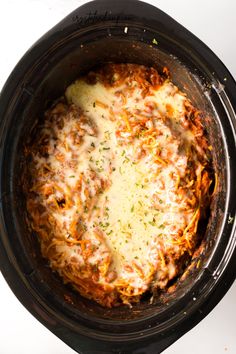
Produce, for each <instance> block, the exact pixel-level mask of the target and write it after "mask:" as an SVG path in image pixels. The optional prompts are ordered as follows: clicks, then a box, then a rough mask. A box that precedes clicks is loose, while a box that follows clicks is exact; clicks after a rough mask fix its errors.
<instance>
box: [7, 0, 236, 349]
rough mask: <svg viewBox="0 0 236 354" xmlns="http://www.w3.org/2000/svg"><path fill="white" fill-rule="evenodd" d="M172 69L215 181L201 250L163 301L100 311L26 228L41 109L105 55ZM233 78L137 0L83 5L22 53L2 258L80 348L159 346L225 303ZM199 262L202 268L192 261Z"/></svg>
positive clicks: (231, 211) (233, 255) (232, 266)
mask: <svg viewBox="0 0 236 354" xmlns="http://www.w3.org/2000/svg"><path fill="white" fill-rule="evenodd" d="M108 61H112V62H130V63H139V64H145V65H149V66H154V67H156V68H162V67H163V66H167V67H168V68H169V69H170V72H171V75H172V80H173V81H174V83H176V84H177V85H178V86H179V87H180V88H181V89H182V90H183V91H184V92H186V93H187V94H188V96H189V97H190V98H191V100H192V102H193V104H195V105H196V106H197V107H199V108H200V109H201V110H203V111H204V112H205V113H206V116H207V119H206V121H205V122H204V124H205V129H206V130H207V132H208V136H209V140H210V143H211V145H212V146H213V160H214V168H215V171H216V173H217V175H218V177H219V178H218V179H219V183H218V187H217V193H216V195H215V197H214V199H213V201H212V204H211V210H210V217H209V222H208V225H207V227H206V230H205V233H204V237H203V240H202V245H201V248H200V249H201V252H199V255H198V256H196V257H195V258H194V259H193V260H192V264H191V265H190V267H189V272H188V275H187V276H186V277H185V279H181V280H179V281H177V283H176V290H175V291H174V292H173V293H170V294H167V295H166V297H165V298H164V300H163V301H160V300H158V298H154V301H153V303H152V304H150V301H149V300H150V299H149V298H147V299H143V301H142V302H141V303H140V304H138V305H135V306H133V307H132V308H128V307H125V306H124V307H119V308H114V309H104V308H102V307H100V306H99V305H98V304H96V303H94V302H92V301H89V300H86V299H84V298H82V297H81V296H80V295H78V294H76V293H75V292H74V291H73V290H72V289H71V288H69V287H67V286H65V285H63V284H62V282H61V280H60V279H59V278H58V277H57V276H56V275H55V274H53V273H52V272H51V271H50V269H49V267H48V266H47V264H46V263H45V261H44V260H43V259H42V257H41V255H40V250H39V245H38V242H37V237H36V236H35V235H33V234H31V233H30V232H29V230H28V228H27V224H26V221H25V220H26V215H25V201H24V198H23V195H22V191H21V179H20V175H21V170H22V166H23V164H24V159H23V153H22V152H23V151H22V150H23V145H24V142H25V140H26V139H27V137H28V136H29V135H30V132H31V131H32V129H33V127H34V126H35V124H36V122H37V120H38V119H40V117H42V115H43V112H44V111H45V109H46V108H47V107H48V106H49V105H50V104H51V103H52V102H53V100H55V99H56V98H58V97H59V96H61V95H62V94H63V92H64V90H65V88H66V87H67V86H68V85H69V84H70V83H71V82H72V81H73V80H75V79H76V78H77V77H78V76H79V75H80V74H82V73H85V72H87V71H88V70H89V69H91V68H93V67H95V66H97V65H99V64H102V63H104V62H108ZM235 108H236V84H235V82H234V80H233V78H232V77H231V75H230V73H229V72H228V70H227V69H226V68H225V66H224V65H223V64H222V63H221V61H220V60H219V59H218V58H217V57H216V56H215V55H214V53H212V51H211V50H210V49H209V48H208V47H206V46H205V45H204V44H203V43H202V42H201V41H200V40H199V39H197V38H196V37H195V36H194V35H193V34H191V33H190V32H189V31H187V30H186V29H185V28H184V27H182V26H181V25H180V24H178V23H177V22H176V21H174V20H173V19H172V18H171V17H169V16H168V15H166V14H165V13H163V12H162V11H160V10H158V9H157V8H155V7H153V6H151V5H148V4H146V3H144V2H139V1H135V0H119V1H115V0H114V1H113V0H97V1H93V2H90V3H87V4H86V5H83V6H81V7H80V8H78V9H77V10H75V11H74V12H73V13H71V14H70V15H69V16H68V17H66V18H65V19H64V20H63V21H62V22H60V23H59V24H58V25H57V26H55V27H54V28H53V29H52V30H50V31H49V32H48V33H47V34H46V35H44V36H43V37H42V38H41V39H40V40H39V41H38V42H37V43H36V44H35V45H34V46H33V47H32V48H31V49H30V50H29V51H28V52H27V53H26V54H25V56H24V57H23V58H22V59H21V61H20V62H19V63H18V64H17V66H16V68H15V69H14V70H13V72H12V74H11V75H10V77H9V79H8V80H7V82H6V84H5V86H4V88H3V90H2V92H1V97H0V123H1V124H0V144H1V145H0V164H1V169H0V189H1V190H0V192H1V204H0V267H1V271H2V274H3V275H4V277H5V278H6V280H7V282H8V284H9V286H10V287H11V289H12V290H13V292H14V293H15V295H16V296H17V297H18V299H19V300H20V301H21V303H22V304H23V305H24V306H25V307H26V308H27V309H28V310H29V311H30V312H31V313H32V314H33V315H34V316H35V317H36V318H37V319H38V320H39V321H40V322H41V323H43V324H44V325H45V326H46V327H47V328H48V329H49V330H50V331H52V332H53V333H54V334H56V335H57V336H58V337H60V338H61V339H62V340H63V341H64V342H65V343H67V344H68V345H69V346H71V347H72V348H73V349H75V350H76V351H77V352H78V353H83V354H96V353H99V354H106V353H120V354H125V353H136V354H141V353H142V354H143V353H148V354H157V353H160V352H161V351H163V350H164V349H165V348H167V347H168V346H169V345H171V343H173V342H174V341H176V340H177V339H178V338H179V337H180V336H182V335H183V334H184V333H186V332H187V331H188V330H190V329H191V328H192V327H193V326H195V325H196V324H197V323H198V322H199V321H200V320H201V319H202V318H204V317H205V316H206V315H207V314H208V313H209V312H210V311H211V310H212V309H213V307H214V306H215V305H216V304H217V303H218V302H219V301H220V299H221V298H222V297H223V296H224V294H225V293H226V291H227V290H228V289H229V287H230V285H231V284H232V282H233V281H234V279H235V275H236V239H235V232H234V231H235V207H236V198H235V195H236V194H235V193H236V183H235V181H236V168H235V164H234V159H235V156H236V154H235V152H236V151H235V128H236V126H235V125H236V119H235ZM196 265H197V266H196Z"/></svg>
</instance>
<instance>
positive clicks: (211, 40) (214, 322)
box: [0, 0, 236, 354]
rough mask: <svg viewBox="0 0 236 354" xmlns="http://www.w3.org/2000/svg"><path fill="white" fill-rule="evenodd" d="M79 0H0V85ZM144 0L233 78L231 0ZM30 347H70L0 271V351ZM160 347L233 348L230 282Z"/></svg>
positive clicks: (235, 5) (176, 353) (51, 353)
mask: <svg viewBox="0 0 236 354" xmlns="http://www.w3.org/2000/svg"><path fill="white" fill-rule="evenodd" d="M117 1H119V0H117ZM146 1H147V0H146ZM84 2H85V1H80V0H7V1H4V0H0V89H1V87H2V85H3V84H4V82H5V80H6V79H7V77H8V75H9V74H10V72H11V70H12V69H13V67H14V66H15V64H16V63H17V61H18V60H19V59H20V57H21V56H22V55H23V54H24V53H25V51H26V50H27V49H28V48H29V47H30V46H31V45H32V44H33V43H34V42H35V41H36V40H37V39H38V38H39V37H40V36H42V35H43V34H44V33H45V32H46V31H47V30H49V29H50V28H51V27H52V26H53V25H55V24H56V23H57V22H58V21H59V20H61V19H62V18H63V17H64V16H65V15H67V14H68V13H70V12H71V11H72V10H74V9H75V8H76V7H78V6H79V5H80V4H83V3H84ZM147 2H149V3H152V4H154V5H156V6H157V7H159V8H160V9H162V10H164V11H165V12H167V13H168V14H169V15H171V16H172V17H174V18H175V19H176V20H177V21H179V22H180V23H181V24H183V25H184V26H185V27H187V28H188V29H189V30H190V31H192V32H193V33H194V34H196V35H197V36H198V37H199V38H200V39H202V40H203V41H204V42H205V43H206V44H207V45H208V46H209V47H210V48H211V49H212V50H213V51H214V52H215V53H216V54H217V55H218V56H219V57H220V59H221V60H222V61H223V62H224V63H225V65H226V66H227V67H228V69H229V70H230V71H231V73H232V75H233V76H234V78H236V29H235V23H236V1H235V0H224V1H222V0H195V1H190V0H159V1H158V0H157V1H155V0H153V1H147ZM235 94H236V93H235ZM31 353H33V354H73V353H75V352H74V351H73V350H71V349H70V348H69V347H68V346H66V345H65V344H64V343H63V342H61V341H60V340H59V339H58V338H57V337H56V336H54V335H53V334H51V333H50V332H49V331H48V330H47V329H46V328H45V327H43V326H42V325H41V324H40V323H39V322H38V321H37V320H36V319H35V318H34V317H33V316H32V315H31V314H30V313H28V311H27V310H26V309H25V308H24V307H23V306H22V305H21V304H20V302H19V301H18V300H17V299H16V297H15V296H14V295H13V293H12V292H11V290H10V288H9V287H8V286H7V284H6V282H5V280H4V279H3V277H2V276H1V274H0V354H31ZM164 353H165V354H223V353H224V354H225V353H229V354H235V353H236V283H234V285H233V286H232V288H231V289H230V291H229V292H228V293H227V295H226V296H225V297H224V299H223V300H222V301H221V302H220V304H218V306H217V307H216V308H215V309H214V310H213V312H211V314H210V315H208V316H207V317H206V318H205V319H204V320H203V321H202V322H201V323H200V324H198V325H197V326H196V327H195V328H194V329H193V330H191V331H190V332H189V333H187V334H186V335H185V336H184V337H182V338H181V339H180V340H178V341H177V342H176V343H175V344H173V345H172V346H171V347H170V348H169V349H167V350H166V351H165V352H164ZM147 354H148V353H147Z"/></svg>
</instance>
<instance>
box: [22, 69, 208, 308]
mask: <svg viewBox="0 0 236 354" xmlns="http://www.w3.org/2000/svg"><path fill="white" fill-rule="evenodd" d="M204 118H205V117H204V114H203V113H201V112H200V111H198V110H197V109H196V108H194V107H193V106H192V104H191V102H190V100H189V99H188V98H187V97H186V95H185V94H184V93H183V92H181V91H180V90H179V89H178V88H177V87H176V86H175V85H174V84H173V83H172V82H171V80H170V78H169V74H168V70H167V69H166V68H164V69H163V72H162V73H158V72H157V70H155V69H154V68H148V67H145V66H142V65H135V64H106V65H104V66H103V67H101V68H99V69H97V70H95V71H92V72H90V73H88V74H87V75H86V76H84V77H81V78H79V79H78V80H77V81H75V82H74V83H73V84H71V85H70V86H69V87H68V88H67V89H66V92H65V96H64V97H63V98H61V99H60V100H58V101H57V102H56V103H54V105H53V106H52V107H51V108H50V109H49V110H48V111H47V112H46V113H45V117H44V120H43V121H42V122H41V123H40V124H38V126H37V129H36V130H35V133H34V138H33V139H32V140H31V143H29V144H27V145H26V146H25V154H26V161H27V166H26V171H25V173H24V192H25V196H26V204H27V212H28V221H29V224H30V227H31V228H32V230H33V231H34V232H35V233H36V235H37V237H38V238H39V241H40V244H41V250H42V255H43V256H44V257H45V258H46V259H48V261H49V264H50V266H51V268H52V269H53V270H54V271H56V272H58V273H59V275H60V276H61V277H62V279H63V281H64V282H65V283H69V284H71V285H73V287H74V288H75V289H76V290H78V292H79V293H80V294H81V295H83V296H85V297H86V298H89V299H92V300H94V301H96V302H98V303H99V304H101V305H103V306H106V307H112V306H117V305H120V304H128V305H132V303H134V302H139V301H140V300H141V297H142V295H143V294H145V293H146V292H147V291H150V292H152V291H153V290H154V289H155V290H160V291H162V292H163V291H166V290H167V289H168V286H169V284H170V281H171V280H173V279H176V278H177V277H178V276H179V275H180V274H181V273H182V272H183V271H184V269H185V267H186V262H188V261H190V260H191V257H192V255H193V253H194V251H195V249H196V246H197V245H198V244H199V241H200V240H201V237H202V235H201V234H200V232H199V231H198V223H199V220H200V219H203V218H205V214H206V211H207V209H208V208H209V203H210V198H211V196H210V194H211V193H210V186H211V183H212V178H211V146H209V144H208V141H207V137H206V134H205V133H204V129H203V125H202V121H203V119H204ZM211 189H212V187H211Z"/></svg>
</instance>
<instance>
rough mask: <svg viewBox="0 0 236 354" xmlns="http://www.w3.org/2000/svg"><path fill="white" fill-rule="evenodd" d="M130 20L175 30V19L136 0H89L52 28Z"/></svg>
mask: <svg viewBox="0 0 236 354" xmlns="http://www.w3.org/2000/svg"><path fill="white" fill-rule="evenodd" d="M130 20H132V22H133V21H137V22H138V23H141V24H142V25H146V26H147V25H150V26H151V25H152V24H153V25H154V24H155V25H157V23H158V22H160V23H161V25H162V28H163V27H166V28H168V29H169V30H171V31H173V32H175V31H176V23H177V22H176V21H175V20H174V19H172V18H171V17H170V16H168V15H167V14H166V13H164V12H163V11H161V10H160V9H158V8H156V7H154V6H152V5H150V4H147V3H145V2H143V1H138V0H119V1H118V0H94V1H90V2H88V3H86V4H84V5H82V6H80V7H79V8H77V9H76V10H75V11H73V12H72V13H71V14H69V15H68V16H67V17H65V18H64V19H63V20H62V21H61V22H60V23H59V24H58V25H56V27H54V28H53V29H52V31H55V29H57V28H58V29H59V30H60V31H61V30H65V31H67V29H68V28H71V26H73V27H74V29H78V27H79V28H84V27H87V26H91V25H96V24H99V23H101V22H102V23H104V22H108V23H109V22H112V24H113V25H114V22H115V23H116V24H117V25H118V24H120V23H124V24H125V22H127V24H128V22H129V21H130Z"/></svg>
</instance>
